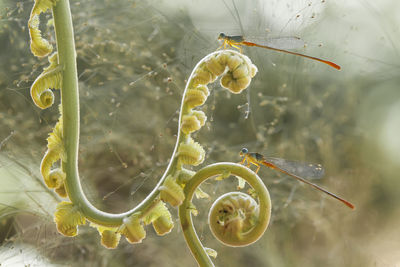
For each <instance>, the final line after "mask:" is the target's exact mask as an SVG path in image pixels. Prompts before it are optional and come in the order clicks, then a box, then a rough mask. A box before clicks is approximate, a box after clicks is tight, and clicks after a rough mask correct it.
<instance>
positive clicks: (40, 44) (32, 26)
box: [28, 0, 56, 57]
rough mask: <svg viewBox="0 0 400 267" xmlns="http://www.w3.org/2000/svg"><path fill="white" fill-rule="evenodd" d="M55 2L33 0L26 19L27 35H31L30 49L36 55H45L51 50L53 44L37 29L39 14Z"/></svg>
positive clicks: (53, 0)
mask: <svg viewBox="0 0 400 267" xmlns="http://www.w3.org/2000/svg"><path fill="white" fill-rule="evenodd" d="M55 4H56V0H35V4H34V6H33V8H32V11H31V16H30V18H29V21H28V28H29V35H30V37H31V51H32V53H33V54H34V55H35V56H37V57H45V56H47V55H48V54H50V53H51V51H53V46H52V45H51V44H50V43H49V42H48V41H47V40H46V39H44V38H43V37H42V34H41V32H40V30H39V24H40V20H39V15H40V13H43V12H46V11H47V10H48V9H51V8H52V7H53V6H54V5H55Z"/></svg>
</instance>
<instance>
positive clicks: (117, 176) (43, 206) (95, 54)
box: [0, 0, 400, 266]
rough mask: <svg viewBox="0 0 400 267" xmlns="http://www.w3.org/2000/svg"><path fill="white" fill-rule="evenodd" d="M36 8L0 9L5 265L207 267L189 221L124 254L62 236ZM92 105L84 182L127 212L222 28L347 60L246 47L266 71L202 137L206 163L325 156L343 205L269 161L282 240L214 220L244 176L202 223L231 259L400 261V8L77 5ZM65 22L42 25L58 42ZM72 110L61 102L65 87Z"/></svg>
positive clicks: (219, 110) (84, 82)
mask: <svg viewBox="0 0 400 267" xmlns="http://www.w3.org/2000/svg"><path fill="white" fill-rule="evenodd" d="M32 5H33V2H32V1H14V0H3V1H2V2H1V3H0V16H1V18H0V51H1V52H0V64H1V67H0V68H1V71H0V122H1V127H0V187H1V188H0V242H1V247H0V262H1V264H2V265H1V266H28V265H29V266H196V263H195V261H194V259H193V258H192V256H191V254H190V252H189V250H188V248H187V247H186V244H185V242H184V239H183V235H182V233H181V230H180V226H179V222H178V220H177V210H176V209H173V208H171V212H172V213H173V216H174V220H175V221H176V226H175V228H174V230H173V231H172V233H171V234H169V235H167V236H165V237H158V236H156V234H155V233H154V231H153V230H152V229H151V228H150V227H147V238H146V239H145V240H144V241H143V243H142V244H137V245H130V244H128V243H127V242H126V241H125V240H121V242H120V244H119V247H118V248H117V249H115V250H107V249H105V248H103V247H102V246H101V245H100V241H99V239H100V238H99V235H98V234H97V232H96V231H95V230H94V229H92V228H89V227H80V230H79V236H78V237H75V238H66V237H63V236H61V235H60V234H58V233H57V232H56V229H55V225H54V223H53V220H52V214H53V212H54V209H55V205H56V203H57V202H58V201H59V198H58V197H57V196H56V195H55V194H54V193H53V192H51V191H49V190H47V189H46V188H45V186H44V185H43V182H42V180H41V177H40V173H39V164H40V161H41V157H42V156H43V153H44V152H45V150H46V137H47V134H48V133H49V132H50V131H51V129H52V127H53V126H54V124H55V122H56V121H57V118H58V112H57V104H56V105H54V106H53V107H52V108H50V109H49V110H43V111H42V110H39V109H38V108H37V107H35V106H34V105H33V104H32V101H31V99H30V95H29V88H30V85H31V84H32V82H33V81H34V80H35V78H36V77H37V76H38V75H39V74H40V72H41V70H42V68H43V67H44V66H46V65H47V59H45V58H44V59H37V58H34V57H33V56H32V54H31V53H30V50H29V34H28V31H27V26H26V25H27V20H28V18H29V12H30V9H31V7H32ZM71 8H72V14H73V23H74V29H75V39H76V49H77V56H78V57H77V62H78V72H79V86H80V102H81V140H80V142H81V146H80V159H79V167H80V175H81V180H82V184H83V186H84V189H85V192H86V194H87V196H88V198H89V199H90V200H91V201H92V203H94V204H95V205H96V206H97V207H99V208H101V209H103V210H106V211H110V212H121V211H125V210H127V209H129V208H132V207H133V206H134V205H135V204H137V203H139V202H140V201H141V200H142V199H143V198H144V197H145V196H146V194H147V193H148V192H150V191H151V190H152V188H153V187H154V185H155V184H156V183H157V181H158V179H159V178H160V177H161V175H162V173H163V171H164V170H165V168H166V165H167V164H168V160H169V157H170V156H171V153H172V150H173V147H174V144H175V134H176V131H177V119H178V111H179V107H180V106H179V105H180V101H181V96H182V93H183V89H184V86H185V79H187V78H188V77H189V75H190V72H191V70H192V68H193V67H194V66H195V64H196V63H197V62H198V61H199V60H200V59H201V58H202V57H204V56H205V55H207V54H208V53H210V52H212V51H214V50H215V49H216V48H217V47H218V46H219V44H218V42H217V41H216V37H217V36H218V34H219V32H225V33H227V34H244V35H245V36H256V37H266V38H271V37H288V36H297V37H300V38H301V39H302V40H304V41H305V43H306V46H305V47H300V48H297V49H296V51H298V52H301V53H306V54H309V55H312V56H317V57H322V58H326V59H329V60H332V61H334V62H335V63H338V64H339V65H341V66H342V70H341V71H336V70H334V69H332V68H329V67H328V66H325V65H323V64H320V63H317V62H313V61H310V60H307V59H303V58H300V57H294V56H290V55H285V54H279V53H275V52H270V51H267V50H263V49H257V48H252V49H248V48H245V49H244V53H245V54H246V55H248V56H249V57H250V58H251V59H252V61H253V63H255V64H256V65H257V66H258V69H259V72H258V74H257V75H256V76H255V78H254V79H253V81H252V84H251V85H250V88H249V89H248V90H247V91H245V92H244V93H242V94H241V95H230V94H229V93H227V92H226V91H225V90H223V89H222V88H221V87H220V85H219V84H218V83H215V84H214V85H212V86H210V89H211V95H210V97H209V99H208V100H207V103H206V104H205V105H204V107H203V109H202V110H203V111H205V113H206V115H207V116H208V122H207V124H206V126H205V127H204V128H203V129H202V130H201V131H200V132H199V133H197V134H196V135H195V139H196V140H197V141H199V142H200V143H201V144H202V145H203V146H204V148H205V149H206V151H207V157H206V160H205V163H204V164H203V166H205V165H206V164H210V163H214V162H219V161H233V162H238V161H239V156H238V152H239V151H240V149H241V148H242V147H248V148H249V150H250V151H257V152H260V153H263V154H264V155H270V156H275V157H281V158H285V159H291V160H297V161H302V162H314V163H321V164H322V165H323V166H324V168H325V177H324V178H323V179H321V180H318V181H315V182H316V183H318V184H320V185H322V186H323V187H325V188H328V189H329V190H330V191H332V192H334V193H338V194H339V195H341V196H343V197H345V198H346V199H348V200H350V201H351V202H353V203H354V204H355V205H356V210H354V211H352V210H350V209H348V208H347V207H345V206H343V205H341V204H340V203H339V202H337V201H336V200H334V199H331V198H329V197H326V196H325V195H323V194H321V193H319V192H317V191H315V190H313V189H312V188H309V187H307V186H303V185H300V184H299V183H298V182H296V181H292V180H291V179H290V178H288V177H286V176H284V175H280V174H278V173H275V172H273V171H271V170H269V169H266V168H262V169H261V171H260V173H259V174H260V176H261V177H262V178H263V179H264V181H265V183H266V184H267V186H268V188H269V190H270V194H271V197H272V201H273V214H272V220H271V224H270V227H269V228H268V230H267V232H266V234H265V235H264V236H263V237H262V238H261V239H260V240H259V241H258V242H257V243H255V244H253V245H251V246H249V247H245V248H229V247H224V246H223V245H221V244H219V243H218V242H217V241H215V240H214V239H213V237H212V236H211V234H210V232H209V230H208V226H207V220H206V216H207V208H208V207H209V206H210V205H211V201H212V200H213V199H215V198H217V197H218V196H219V195H221V194H222V193H224V192H227V191H229V190H234V189H235V186H236V180H234V179H228V180H227V181H223V182H221V183H218V184H217V183H215V182H212V181H210V182H209V183H207V184H206V185H204V189H205V190H206V191H207V192H208V193H209V194H210V195H211V196H212V200H199V201H197V202H196V206H198V207H199V210H200V215H199V216H198V217H196V218H195V223H196V228H197V231H198V234H199V235H200V236H201V239H202V242H203V244H204V245H205V246H206V247H211V248H214V249H215V250H217V251H218V253H219V254H218V258H217V259H216V260H215V263H216V265H218V266H399V265H400V254H399V253H398V252H399V251H400V229H399V227H398V226H399V224H400V209H399V205H398V203H399V200H400V189H399V188H400V179H399V178H400V177H399V174H398V173H399V171H400V141H399V140H400V138H399V132H400V88H399V85H400V63H399V62H400V32H399V31H400V16H398V10H399V8H400V5H399V3H398V2H397V1H394V0H382V1H371V0H359V1H345V0H339V1H329V0H322V1H321V0H319V1H314V0H310V1H295V0H293V1H289V0H285V1H272V0H265V1H261V0H260V1H245V0H223V1H219V0H218V1H211V0H207V1H183V0H181V1H178V0H176V1H128V0H116V1H111V0H109V1H106V0H101V1H99V0H96V1H95V0H88V1H71ZM49 18H51V16H50V14H49V13H47V14H45V15H42V16H41V19H42V24H41V29H42V30H43V32H44V35H45V36H46V37H47V38H48V39H50V40H51V41H52V42H54V35H53V32H52V30H53V29H52V28H51V26H48V25H46V22H45V21H47V19H49ZM55 93H56V103H59V92H55Z"/></svg>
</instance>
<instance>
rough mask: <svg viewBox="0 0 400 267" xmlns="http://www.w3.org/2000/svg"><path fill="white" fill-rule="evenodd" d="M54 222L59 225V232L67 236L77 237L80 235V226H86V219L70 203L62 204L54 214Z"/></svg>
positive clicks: (59, 204)
mask: <svg viewBox="0 0 400 267" xmlns="http://www.w3.org/2000/svg"><path fill="white" fill-rule="evenodd" d="M54 222H55V223H56V224H57V230H58V232H60V233H61V234H63V235H65V236H76V235H77V234H78V225H82V224H85V222H86V219H85V217H84V216H83V215H82V214H81V213H80V211H79V209H78V207H76V206H75V205H74V204H72V203H70V202H65V201H63V202H60V203H58V205H57V210H56V212H55V213H54Z"/></svg>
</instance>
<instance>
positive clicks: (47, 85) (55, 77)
mask: <svg viewBox="0 0 400 267" xmlns="http://www.w3.org/2000/svg"><path fill="white" fill-rule="evenodd" d="M49 62H50V65H49V66H48V67H47V68H45V69H43V72H42V73H41V74H40V75H39V77H37V78H36V80H35V81H34V82H33V84H32V86H31V97H32V100H33V102H34V103H35V105H36V106H38V107H39V108H41V109H46V108H48V107H51V106H52V105H53V103H54V94H53V92H52V91H51V90H50V89H60V88H61V79H62V74H61V68H60V67H59V65H58V58H57V53H54V54H53V55H51V56H50V57H49Z"/></svg>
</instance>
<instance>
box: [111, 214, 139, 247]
mask: <svg viewBox="0 0 400 267" xmlns="http://www.w3.org/2000/svg"><path fill="white" fill-rule="evenodd" d="M118 232H120V233H121V234H123V235H124V236H125V238H126V240H127V241H128V242H129V243H131V244H136V243H141V242H142V240H143V239H144V238H145V237H146V231H145V230H144V228H143V225H142V224H141V222H140V213H134V214H132V215H131V216H129V217H127V218H124V219H123V224H122V225H121V227H120V229H119V230H118Z"/></svg>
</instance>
